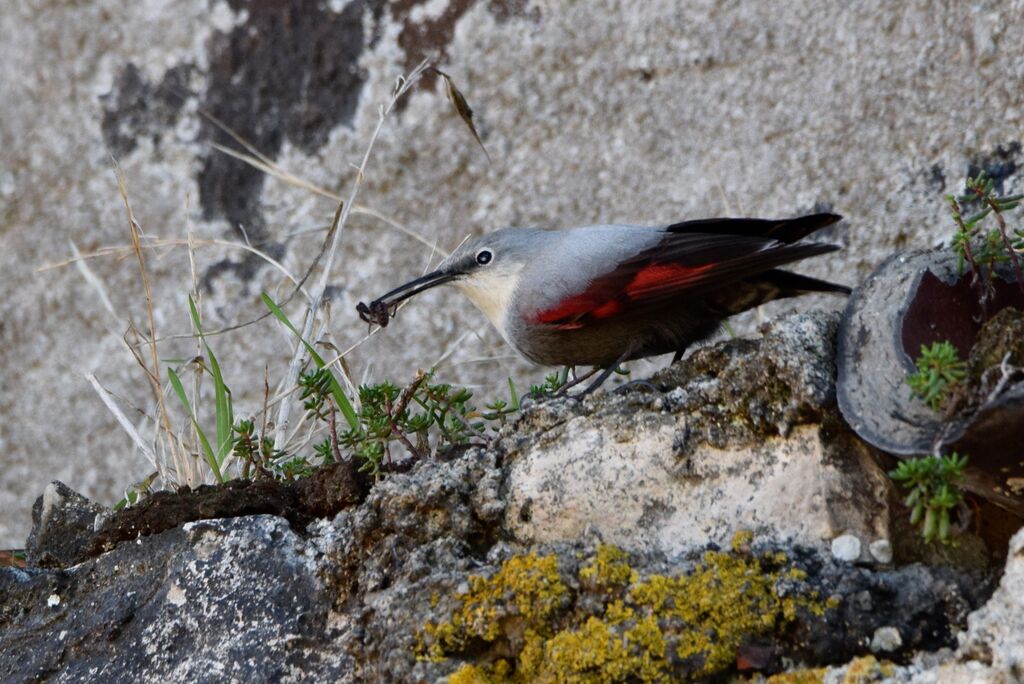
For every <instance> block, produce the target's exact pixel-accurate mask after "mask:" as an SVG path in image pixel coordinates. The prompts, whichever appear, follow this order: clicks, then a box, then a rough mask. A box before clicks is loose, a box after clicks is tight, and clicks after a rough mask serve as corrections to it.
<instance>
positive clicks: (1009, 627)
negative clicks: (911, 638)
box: [824, 530, 1024, 684]
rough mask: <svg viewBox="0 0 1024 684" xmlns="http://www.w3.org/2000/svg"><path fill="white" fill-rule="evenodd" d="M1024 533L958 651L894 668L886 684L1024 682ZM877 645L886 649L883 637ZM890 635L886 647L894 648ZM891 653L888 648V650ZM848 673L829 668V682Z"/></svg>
mask: <svg viewBox="0 0 1024 684" xmlns="http://www.w3.org/2000/svg"><path fill="white" fill-rule="evenodd" d="M1022 597H1024V530H1021V531H1020V532H1017V534H1016V535H1014V537H1013V538H1012V539H1011V540H1010V546H1009V549H1008V554H1007V559H1006V567H1005V569H1004V570H1003V576H1002V579H1001V580H1000V582H999V587H998V588H997V589H996V590H995V593H993V594H992V596H991V597H990V598H989V600H988V601H987V602H986V603H985V605H983V606H981V607H980V608H979V609H977V610H975V611H974V612H972V613H971V614H970V615H969V616H968V617H967V628H966V629H964V630H963V631H961V632H959V633H958V634H957V641H958V642H959V646H958V648H956V649H950V648H943V649H938V650H936V651H934V652H922V653H918V654H916V655H915V656H914V658H913V660H912V662H911V663H910V664H908V665H906V666H902V667H897V668H893V669H891V670H890V672H889V673H888V675H889V676H888V678H887V679H886V680H885V681H890V682H912V683H913V684H982V683H984V684H990V683H991V684H1010V683H1011V682H1018V681H1021V679H1022V677H1024V605H1021V599H1022ZM892 629H893V628H892V627H885V628H881V629H879V630H878V631H876V633H875V637H874V638H873V639H872V650H873V651H877V650H878V649H876V648H875V646H876V642H877V645H878V646H882V641H883V640H882V639H879V633H880V632H882V631H883V630H892ZM889 637H896V638H897V639H898V638H899V637H900V634H891V633H890V634H889V635H888V636H887V637H885V639H884V641H885V642H887V643H890V644H891V643H894V642H895V641H894V640H890V638H889ZM881 650H883V651H885V650H888V648H882V649H881ZM847 671H848V668H847V667H845V666H844V667H835V668H829V670H828V672H827V673H826V674H825V679H824V681H826V682H832V681H837V682H838V681H845V680H843V676H844V675H846V673H847Z"/></svg>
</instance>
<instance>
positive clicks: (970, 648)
mask: <svg viewBox="0 0 1024 684" xmlns="http://www.w3.org/2000/svg"><path fill="white" fill-rule="evenodd" d="M958 656H959V657H960V658H961V659H962V660H978V661H980V662H983V663H985V664H986V665H988V666H989V667H990V668H991V672H992V674H993V675H995V676H1004V677H1008V678H1009V679H1013V678H1017V679H1020V678H1021V677H1024V529H1022V530H1021V531H1019V532H1017V534H1016V535H1014V537H1013V539H1011V540H1010V548H1009V549H1008V552H1007V558H1006V569H1005V571H1004V572H1003V577H1002V579H1001V580H1000V581H999V587H998V588H997V589H996V591H995V593H994V594H993V595H992V598H990V599H989V601H988V603H986V604H985V605H984V606H983V607H982V608H981V609H980V610H978V611H976V612H974V613H972V614H971V615H970V616H969V617H968V619H967V631H966V633H965V634H964V636H963V638H962V643H961V645H960V648H959V650H958Z"/></svg>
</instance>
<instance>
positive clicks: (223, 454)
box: [167, 295, 235, 482]
mask: <svg viewBox="0 0 1024 684" xmlns="http://www.w3.org/2000/svg"><path fill="white" fill-rule="evenodd" d="M188 306H189V314H190V315H191V317H192V325H193V326H195V329H196V334H197V335H199V339H200V340H202V342H203V349H204V351H205V358H204V357H203V356H199V357H196V359H194V360H193V363H194V364H196V366H197V369H198V370H199V371H200V372H202V371H206V372H208V373H210V375H211V376H212V377H213V392H214V424H215V430H216V433H215V434H216V440H217V445H216V448H215V447H214V445H213V444H211V443H210V440H209V438H208V437H207V436H206V432H205V431H204V430H203V428H202V426H200V424H199V418H198V416H197V415H196V412H195V410H194V409H193V407H192V403H191V402H190V401H189V399H188V394H186V392H185V387H184V386H183V385H182V383H181V378H179V377H178V374H177V373H176V372H175V371H174V369H173V368H168V369H167V376H168V377H169V378H170V380H171V385H172V386H173V387H174V393H175V394H177V395H178V399H179V400H180V401H181V404H182V406H184V407H185V412H186V413H187V414H188V416H189V418H190V419H191V421H192V427H193V429H194V430H195V433H196V437H197V438H198V439H199V443H200V445H201V446H202V449H203V456H204V458H205V459H206V463H207V465H209V466H210V470H211V471H212V472H213V476H214V477H215V478H216V480H217V482H224V480H225V477H224V463H225V461H226V460H227V458H228V456H230V455H231V452H232V448H233V447H234V441H235V440H234V431H233V429H232V428H233V426H234V423H235V418H234V411H233V410H232V408H231V390H230V389H229V388H228V386H227V384H225V382H224V376H223V375H222V374H221V372H220V364H219V363H218V362H217V357H216V355H214V353H213V350H212V349H211V348H210V345H209V344H208V343H207V342H206V337H205V335H204V334H203V325H202V321H201V320H200V317H199V309H198V308H197V307H196V303H195V300H194V299H192V295H189V298H188Z"/></svg>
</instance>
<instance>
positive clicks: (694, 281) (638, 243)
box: [356, 213, 850, 394]
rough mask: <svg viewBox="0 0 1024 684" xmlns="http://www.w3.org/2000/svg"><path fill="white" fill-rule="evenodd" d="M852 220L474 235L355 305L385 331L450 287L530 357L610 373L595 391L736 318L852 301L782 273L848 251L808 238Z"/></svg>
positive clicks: (831, 217) (827, 216) (821, 216)
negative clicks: (819, 297)
mask: <svg viewBox="0 0 1024 684" xmlns="http://www.w3.org/2000/svg"><path fill="white" fill-rule="evenodd" d="M841 219H842V217H841V216H839V215H837V214H832V213H818V214H811V215H807V216H800V217H797V218H790V219H778V220H774V219H758V218H709V219H698V220H690V221H684V222H681V223H673V224H669V225H661V226H633V225H617V224H616V225H592V226H584V227H580V228H570V229H564V230H544V229H539V228H504V229H501V230H498V231H495V232H492V233H488V234H485V235H482V236H479V237H476V238H473V239H470V240H467V241H466V242H464V243H463V244H462V245H461V246H459V247H458V249H456V250H455V251H454V252H453V253H452V254H451V255H450V256H448V257H447V258H446V259H444V260H443V261H442V262H441V263H440V264H439V265H438V267H437V268H436V269H435V270H433V271H432V272H430V273H427V274H426V275H423V276H421V277H419V278H415V279H413V280H410V281H409V282H407V283H405V284H403V285H401V286H399V287H397V288H395V289H393V290H391V291H390V292H387V293H386V294H384V295H383V296H381V297H378V298H377V299H375V300H373V301H372V302H371V303H370V304H365V303H363V302H359V304H358V306H357V307H356V308H357V311H358V313H359V315H360V317H361V318H362V320H364V321H365V322H368V323H371V324H377V325H379V326H381V327H384V326H386V325H387V324H388V322H389V321H390V319H391V318H392V317H394V316H395V314H396V313H397V307H398V304H399V303H401V302H402V301H404V300H406V299H409V298H410V297H413V296H414V295H417V294H419V293H421V292H424V291H425V290H428V289H431V288H433V287H436V286H439V285H444V284H451V285H453V286H455V287H456V288H457V289H459V290H460V291H461V292H462V294H463V295H465V296H466V298H467V299H469V301H470V302H472V303H473V304H474V305H475V306H476V308H477V309H479V310H480V311H481V312H482V313H483V314H484V315H485V316H486V317H487V318H488V319H489V320H490V322H491V324H492V325H493V326H494V327H495V329H496V330H497V331H498V332H499V333H500V334H501V336H502V337H503V338H504V340H505V341H506V342H507V343H508V344H509V345H510V346H511V347H512V348H513V349H515V350H516V351H518V352H519V353H520V354H522V355H523V356H525V357H526V358H527V359H530V360H531V361H533V362H535V363H538V364H541V365H545V366H573V367H575V366H593V367H594V371H592V373H596V372H598V371H601V375H600V376H599V377H598V378H597V380H595V381H594V382H593V383H592V384H591V385H590V386H589V387H588V388H587V389H586V390H585V391H584V392H583V394H587V393H590V392H592V391H593V390H595V389H597V387H599V386H600V385H601V384H602V383H603V382H604V381H605V380H606V379H607V378H608V376H609V375H610V374H611V373H612V372H613V371H614V370H615V369H616V368H618V366H619V365H620V364H622V363H624V362H626V361H631V360H635V359H640V358H644V357H648V356H656V355H661V354H668V353H674V354H675V356H674V358H673V361H676V360H678V359H680V358H682V355H683V352H684V351H685V350H686V349H687V348H689V347H690V346H691V345H692V344H694V343H696V342H699V341H702V340H704V339H706V338H708V337H710V336H711V335H712V334H713V333H714V332H715V331H717V330H718V328H719V327H720V325H721V323H722V322H723V321H724V320H725V319H727V318H729V317H730V316H733V315H736V314H738V313H741V312H743V311H746V310H748V309H752V308H754V307H757V306H759V305H761V304H764V303H765V302H769V301H772V300H775V299H782V298H786V297H795V296H798V295H802V294H807V293H812V292H824V293H835V294H849V293H850V288H848V287H845V286H843V285H837V284H834V283H830V282H826V281H824V280H818V279H816V278H810V277H807V276H803V275H798V274H796V273H792V272H789V271H785V270H780V269H779V268H778V267H779V266H783V265H785V264H790V263H793V262H796V261H800V260H802V259H807V258H810V257H815V256H819V255H822V254H826V253H829V252H833V251H835V250H838V249H841V247H840V246H839V245H834V244H825V243H821V242H809V241H803V238H805V237H807V236H808V235H811V234H812V233H814V232H815V231H817V230H820V229H822V228H824V227H826V226H830V225H832V224H834V223H836V222H837V221H840V220H841ZM584 377H589V376H584Z"/></svg>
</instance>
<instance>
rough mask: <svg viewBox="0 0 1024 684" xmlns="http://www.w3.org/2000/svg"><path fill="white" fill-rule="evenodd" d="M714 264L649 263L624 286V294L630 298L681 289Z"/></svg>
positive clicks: (698, 278)
mask: <svg viewBox="0 0 1024 684" xmlns="http://www.w3.org/2000/svg"><path fill="white" fill-rule="evenodd" d="M716 265H717V264H703V265H702V266H681V265H679V264H654V263H652V264H649V265H647V266H644V267H643V268H642V269H640V270H639V271H637V273H636V275H635V276H633V280H631V281H630V283H629V285H627V286H626V296H627V297H629V298H630V299H643V298H644V297H645V296H650V295H652V294H655V293H658V292H664V291H666V290H681V289H683V288H685V287H686V286H688V285H692V284H694V283H697V282H699V281H700V277H701V275H702V274H703V273H705V272H706V271H708V270H710V269H712V268H714V267H715V266H716Z"/></svg>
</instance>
